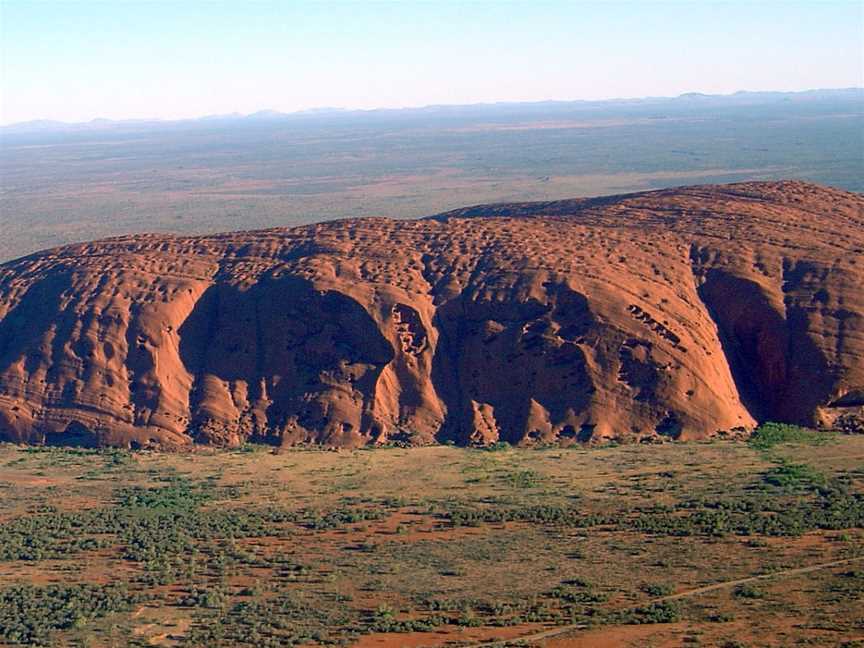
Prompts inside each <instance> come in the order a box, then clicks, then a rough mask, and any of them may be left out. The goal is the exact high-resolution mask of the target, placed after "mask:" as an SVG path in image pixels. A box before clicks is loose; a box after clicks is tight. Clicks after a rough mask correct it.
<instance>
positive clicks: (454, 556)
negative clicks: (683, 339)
mask: <svg viewBox="0 0 864 648" xmlns="http://www.w3.org/2000/svg"><path fill="white" fill-rule="evenodd" d="M0 523H2V526H0V644H3V645H59V646H147V645H157V646H283V645H320V644H340V645H359V646H442V645H468V644H474V643H481V642H499V643H498V644H497V645H503V643H501V642H504V643H514V644H515V643H517V642H519V641H532V642H533V641H538V642H541V643H543V644H545V645H547V646H564V645H568V646H619V645H621V646H627V645H629V646H681V645H692V646H700V645H702V646H728V647H733V646H795V645H807V646H813V645H818V646H823V645H824V646H838V645H840V646H860V645H864V644H862V641H864V605H862V601H864V560H861V559H862V558H864V436H841V435H831V434H828V433H818V432H810V431H803V430H799V429H790V428H779V427H769V428H763V429H762V431H761V432H760V433H758V434H757V436H756V438H755V440H750V441H744V440H729V439H727V440H716V441H710V442H698V443H672V442H669V443H664V444H658V445H644V444H641V445H622V446H615V447H611V446H610V447H598V448H582V447H579V448H568V449H562V448H557V447H552V448H548V449H544V450H536V449H535V450H524V449H513V448H509V447H507V446H495V447H493V448H491V449H465V448H456V447H449V446H437V447H427V448H414V449H407V448H398V447H394V448H377V449H373V450H356V451H325V450H317V449H316V450H313V449H307V450H303V449H294V450H281V451H280V450H276V449H274V448H271V447H268V446H247V447H243V448H241V449H238V450H233V451H226V450H208V449H204V450H199V451H196V452H194V453H188V454H156V453H149V452H125V451H118V450H91V449H75V448H52V447H29V448H28V447H19V446H13V445H5V446H0ZM810 567H816V569H812V570H811V569H809V568H810Z"/></svg>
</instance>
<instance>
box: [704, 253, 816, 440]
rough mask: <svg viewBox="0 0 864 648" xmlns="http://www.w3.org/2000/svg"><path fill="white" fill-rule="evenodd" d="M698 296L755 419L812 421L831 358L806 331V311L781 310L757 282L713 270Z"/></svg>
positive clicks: (803, 423) (799, 422)
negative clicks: (716, 329)
mask: <svg viewBox="0 0 864 648" xmlns="http://www.w3.org/2000/svg"><path fill="white" fill-rule="evenodd" d="M699 296H700V297H701V299H702V301H703V302H704V303H705V305H706V306H707V308H708V312H709V313H710V315H711V317H712V318H713V319H714V321H715V323H716V324H717V328H718V329H719V331H720V341H721V344H722V345H723V350H724V352H725V354H726V357H727V359H728V362H729V366H730V368H731V370H732V377H733V379H734V380H735V383H736V386H737V388H738V392H739V394H740V395H741V400H742V402H743V403H744V405H745V406H746V407H747V409H748V410H749V411H750V412H751V413H752V414H753V416H754V417H755V418H756V419H757V420H763V421H764V420H770V421H782V422H788V423H798V424H802V425H812V424H813V420H812V417H813V412H814V410H815V409H816V407H817V406H818V405H820V404H821V403H823V402H824V401H825V400H826V399H827V398H828V396H829V394H830V393H831V389H832V376H831V372H830V371H829V368H828V363H827V361H826V359H825V357H824V355H823V354H822V352H821V351H820V350H819V348H818V347H817V346H816V344H815V343H814V342H813V341H812V340H811V339H810V337H809V336H808V321H807V316H806V313H804V312H803V311H801V310H800V309H798V308H795V307H794V306H792V305H787V308H786V316H785V317H784V316H783V315H782V314H781V313H779V312H778V311H777V310H776V309H775V308H774V307H773V306H772V305H771V303H770V302H769V301H768V299H767V297H766V296H765V295H764V294H763V292H762V289H761V288H760V287H759V285H758V284H756V283H755V282H753V281H749V280H746V279H741V278H739V277H736V276H734V275H732V274H729V273H726V272H723V271H720V270H715V269H712V270H709V271H708V272H707V274H706V276H705V281H704V283H703V284H702V285H701V286H700V287H699Z"/></svg>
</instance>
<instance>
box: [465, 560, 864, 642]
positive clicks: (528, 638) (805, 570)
mask: <svg viewBox="0 0 864 648" xmlns="http://www.w3.org/2000/svg"><path fill="white" fill-rule="evenodd" d="M862 561H864V556H856V557H854V558H844V559H843V560H832V561H831V562H826V563H819V564H818V565H810V566H808V567H796V568H795V569H784V570H782V571H776V572H773V573H771V574H760V575H758V576H748V577H746V578H736V579H734V580H728V581H723V582H720V583H714V584H713V585H706V586H705V587H697V588H696V589H691V590H687V591H685V592H678V593H677V594H670V595H669V596H661V597H658V598H655V599H651V600H650V601H648V603H662V602H663V601H675V600H679V599H683V598H689V597H691V596H698V595H699V594H705V593H707V592H713V591H715V590H720V589H728V588H730V587H736V586H737V585H744V584H746V583H753V582H755V581H761V580H769V579H772V578H783V577H786V576H798V575H800V574H809V573H810V572H814V571H819V570H821V569H829V568H831V567H839V566H841V565H848V564H850V563H854V562H862ZM587 627H588V626H586V625H584V624H581V623H575V624H572V625H566V626H559V627H557V628H550V629H549V630H544V631H542V632H536V633H534V634H530V635H525V636H524V637H514V638H513V639H509V640H507V641H495V642H489V643H478V644H472V645H475V646H484V647H490V646H510V645H513V644H516V643H534V642H537V641H540V640H542V639H549V638H550V637H557V636H559V635H562V634H566V633H568V632H572V631H574V630H584V629H586V628H587Z"/></svg>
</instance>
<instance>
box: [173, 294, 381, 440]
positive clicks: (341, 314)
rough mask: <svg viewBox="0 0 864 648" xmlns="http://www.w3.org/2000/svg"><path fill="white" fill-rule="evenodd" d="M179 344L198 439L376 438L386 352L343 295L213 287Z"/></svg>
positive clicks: (361, 312) (367, 320)
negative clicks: (190, 383)
mask: <svg viewBox="0 0 864 648" xmlns="http://www.w3.org/2000/svg"><path fill="white" fill-rule="evenodd" d="M179 335H180V356H181V360H182V362H183V364H184V365H185V366H186V368H187V370H189V371H190V373H192V374H193V375H194V376H195V384H194V387H193V389H192V394H191V396H190V411H191V428H192V430H193V432H196V431H197V433H198V435H199V437H201V436H203V437H205V438H206V439H207V440H214V439H212V438H210V435H211V433H210V432H209V431H208V430H209V429H211V427H212V429H213V430H216V429H217V428H218V429H225V428H226V427H227V429H232V427H233V428H234V429H235V430H236V432H237V433H238V434H239V435H240V436H241V437H249V436H253V437H259V438H262V440H266V439H267V438H268V437H272V436H273V435H275V436H276V437H277V438H279V439H280V440H282V441H285V442H299V441H320V442H326V443H334V444H340V442H347V440H348V439H349V438H350V437H352V436H354V437H356V436H357V435H370V434H372V435H374V434H375V433H376V432H377V430H376V427H377V426H376V423H375V421H374V420H373V419H372V417H371V410H372V405H373V403H374V400H375V394H376V386H377V381H378V377H379V376H380V374H381V371H382V369H383V368H384V366H385V365H386V364H387V363H389V362H390V361H391V360H392V359H393V354H394V352H393V348H392V347H391V345H390V343H389V342H388V341H387V340H386V339H385V338H384V337H383V336H382V335H381V333H380V331H379V329H378V326H377V324H376V322H375V321H374V320H373V319H372V317H371V316H370V315H369V314H368V313H367V312H366V310H365V309H364V308H363V307H362V306H361V305H360V304H359V303H357V302H356V301H355V300H353V299H352V298H350V297H348V296H347V295H344V294H342V293H339V292H336V291H319V290H316V289H315V288H314V287H313V286H312V285H311V284H310V283H309V282H307V281H305V280H303V279H299V278H297V277H280V278H272V277H264V278H262V279H261V280H260V281H259V282H258V283H257V284H255V285H253V286H252V287H250V288H247V289H243V288H241V287H238V286H233V285H225V284H221V285H216V286H213V287H212V288H210V289H209V290H207V292H205V294H204V295H203V296H202V298H201V299H200V300H199V301H198V303H197V305H196V307H195V309H194V310H193V312H192V313H191V315H190V316H189V317H188V318H187V320H186V322H185V323H184V324H183V325H182V327H181V328H180V330H179ZM210 421H212V422H213V423H214V425H213V426H208V422H210ZM215 440H218V439H215ZM270 440H271V441H272V440H273V439H272V438H270Z"/></svg>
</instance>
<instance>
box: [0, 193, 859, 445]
mask: <svg viewBox="0 0 864 648" xmlns="http://www.w3.org/2000/svg"><path fill="white" fill-rule="evenodd" d="M862 405H864V198H862V197H861V196H859V195H857V194H852V193H847V192H843V191H838V190H834V189H829V188H826V187H820V186H816V185H812V184H806V183H802V182H750V183H739V184H732V185H723V186H696V187H684V188H677V189H668V190H662V191H652V192H646V193H638V194H630V195H623V196H611V197H605V198H594V199H581V200H565V201H556V202H548V203H524V204H505V205H487V206H480V207H471V208H467V209H462V210H457V211H454V212H450V213H447V214H443V215H440V216H436V217H432V218H428V219H424V220H416V221H404V220H401V221H400V220H390V219H385V218H369V219H360V220H342V221H334V222H327V223H321V224H317V225H312V226H305V227H297V228H291V229H270V230H264V231H256V232H237V233H231V234H221V235H214V236H201V237H175V236H163V235H138V236H126V237H122V238H115V239H110V240H105V241H99V242H95V243H88V244H81V245H70V246H66V247H62V248H57V249H54V250H49V251H46V252H42V253H38V254H34V255H32V256H29V257H26V258H23V259H20V260H17V261H13V262H10V263H6V264H4V265H2V266H0V439H6V440H11V441H17V442H26V443H69V444H78V443H80V444H88V445H93V444H112V445H121V446H133V447H140V446H151V445H152V446H159V447H163V448H177V447H182V446H184V445H187V444H191V443H194V442H205V443H216V444H226V445H234V444H238V443H241V442H243V441H245V440H247V439H253V440H259V441H268V442H272V443H276V444H283V445H287V444H297V443H307V442H311V443H321V444H327V445H335V446H358V445H362V444H369V443H383V442H386V441H388V440H391V441H393V440H400V441H406V442H409V443H414V444H424V443H432V442H435V441H445V440H453V441H455V442H457V443H483V444H485V443H491V442H495V441H499V440H500V441H508V442H510V443H521V444H531V443H545V442H562V443H565V442H566V443H571V442H577V441H589V440H602V439H609V438H618V439H625V440H626V439H640V440H643V439H645V440H650V439H653V438H656V437H658V436H671V437H676V438H679V437H680V438H685V439H692V438H700V437H705V436H709V435H711V434H714V433H716V432H718V431H721V430H730V429H733V428H738V427H744V428H750V427H752V426H753V425H754V424H755V423H756V422H757V421H762V420H780V421H790V422H798V423H804V424H811V425H817V424H828V423H830V422H831V420H832V419H833V418H834V417H836V416H838V415H839V414H842V413H849V412H860V409H861V407H862Z"/></svg>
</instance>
